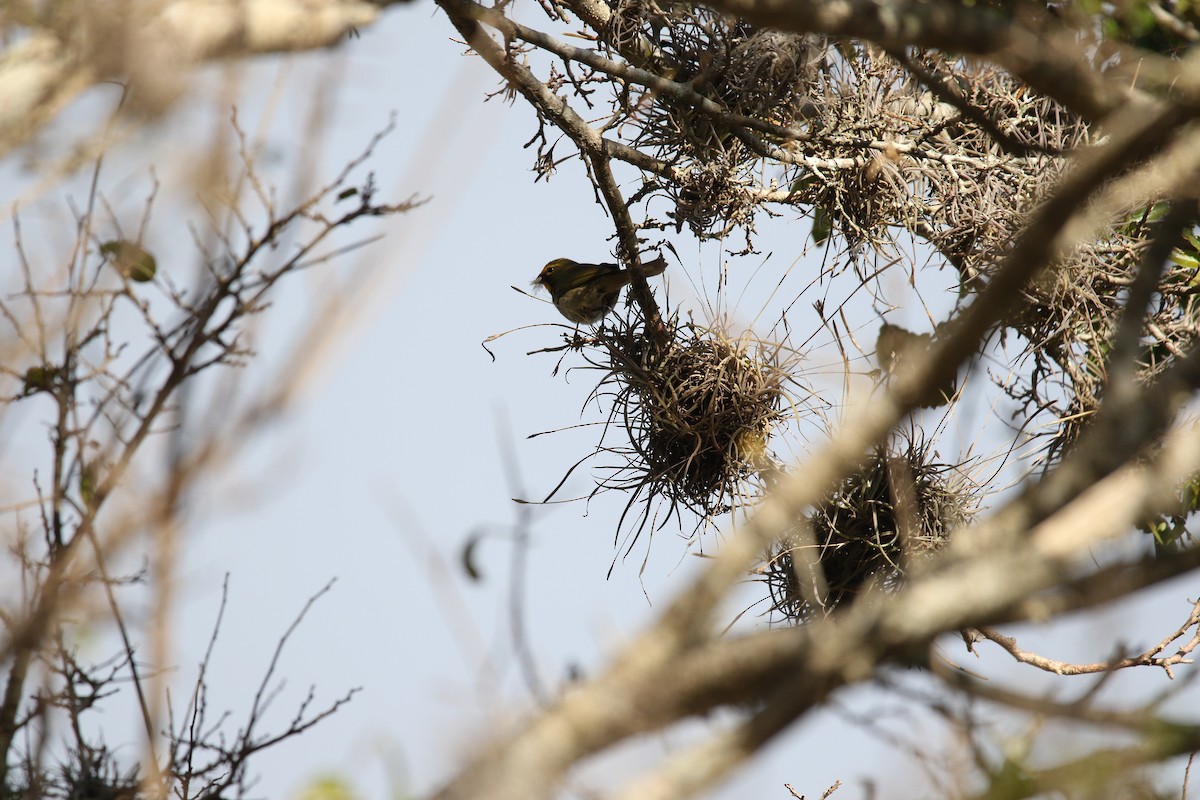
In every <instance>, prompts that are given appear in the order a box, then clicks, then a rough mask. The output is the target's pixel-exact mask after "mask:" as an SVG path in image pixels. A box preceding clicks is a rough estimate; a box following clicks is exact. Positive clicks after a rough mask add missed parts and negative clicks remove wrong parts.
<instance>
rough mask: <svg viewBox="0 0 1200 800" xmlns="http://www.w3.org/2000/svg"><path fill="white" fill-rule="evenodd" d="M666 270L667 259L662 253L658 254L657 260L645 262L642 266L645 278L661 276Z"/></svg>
mask: <svg viewBox="0 0 1200 800" xmlns="http://www.w3.org/2000/svg"><path fill="white" fill-rule="evenodd" d="M666 270H667V259H666V258H664V257H663V254H662V253H659V254H658V258H656V259H654V260H653V261H647V262H646V263H645V264H643V265H642V272H643V273H645V275H646V277H647V278H653V277H654V276H655V275H662V274H663V273H664V272H666Z"/></svg>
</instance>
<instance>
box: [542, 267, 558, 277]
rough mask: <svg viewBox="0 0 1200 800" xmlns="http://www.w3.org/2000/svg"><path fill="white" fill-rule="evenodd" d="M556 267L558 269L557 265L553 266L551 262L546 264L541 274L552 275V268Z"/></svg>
mask: <svg viewBox="0 0 1200 800" xmlns="http://www.w3.org/2000/svg"><path fill="white" fill-rule="evenodd" d="M556 269H558V267H556V266H554V265H553V264H548V265H547V266H546V268H545V269H544V270H542V274H543V275H553V274H554V270H556Z"/></svg>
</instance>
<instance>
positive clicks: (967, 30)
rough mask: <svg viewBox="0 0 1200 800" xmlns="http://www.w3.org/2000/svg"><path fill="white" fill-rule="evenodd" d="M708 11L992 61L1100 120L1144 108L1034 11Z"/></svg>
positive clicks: (1074, 38) (913, 7) (889, 3)
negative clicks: (1121, 110) (1133, 106)
mask: <svg viewBox="0 0 1200 800" xmlns="http://www.w3.org/2000/svg"><path fill="white" fill-rule="evenodd" d="M707 5H709V6H711V7H712V8H715V9H717V10H719V11H723V12H725V13H727V14H732V15H734V16H738V17H741V18H743V19H746V20H747V21H749V22H753V23H755V24H758V25H765V26H770V27H773V28H778V29H780V30H787V31H795V32H798V33H807V32H810V31H819V32H822V33H827V34H830V35H832V36H849V37H855V38H862V39H867V40H870V41H873V42H875V43H876V44H878V45H880V46H881V47H883V48H885V49H894V50H902V49H904V48H906V47H914V46H916V47H936V48H941V49H944V50H949V51H951V52H956V53H970V54H973V55H979V56H987V57H989V58H991V59H994V60H995V61H996V62H997V63H999V64H1000V65H1002V66H1004V67H1006V68H1007V69H1009V70H1011V71H1012V72H1013V73H1014V74H1016V75H1017V76H1019V77H1020V78H1021V79H1022V80H1024V81H1025V82H1026V83H1028V84H1029V85H1030V86H1032V87H1034V88H1035V89H1037V90H1038V91H1040V92H1043V93H1044V94H1046V95H1048V96H1050V97H1053V98H1054V99H1056V100H1058V101H1059V102H1060V103H1062V104H1063V105H1065V106H1067V107H1068V108H1071V109H1073V110H1075V111H1076V112H1078V113H1080V114H1082V115H1083V116H1085V117H1087V118H1089V119H1092V120H1098V119H1102V118H1104V117H1106V116H1107V115H1108V114H1109V113H1111V112H1112V111H1114V110H1116V109H1119V108H1121V107H1122V106H1124V105H1127V104H1129V103H1132V102H1136V96H1135V95H1133V94H1131V93H1130V92H1129V90H1128V88H1127V85H1125V86H1122V85H1119V84H1117V83H1116V82H1115V81H1108V80H1105V79H1104V78H1102V77H1101V76H1100V75H1099V74H1098V73H1097V71H1096V70H1095V69H1094V68H1093V67H1092V66H1091V65H1090V64H1088V63H1087V62H1086V61H1085V60H1084V58H1083V55H1082V51H1081V50H1080V48H1079V46H1078V35H1077V33H1076V32H1075V31H1073V30H1071V29H1070V28H1068V27H1066V26H1065V25H1064V24H1063V23H1061V22H1060V21H1058V20H1057V19H1055V18H1053V17H1051V16H1049V15H1048V14H1046V13H1045V12H1037V11H1034V10H1033V9H1029V8H1023V9H1021V10H1020V11H1019V12H1018V13H1016V14H1009V13H1005V12H1003V11H999V10H996V9H994V8H992V7H989V6H985V5H974V6H968V5H964V4H961V3H955V2H953V1H952V0H939V1H938V2H921V1H920V0H849V1H848V2H844V3H822V2H816V1H815V0H800V1H799V2H794V1H793V0H710V1H709V2H708V3H707ZM1147 55H1150V54H1147Z"/></svg>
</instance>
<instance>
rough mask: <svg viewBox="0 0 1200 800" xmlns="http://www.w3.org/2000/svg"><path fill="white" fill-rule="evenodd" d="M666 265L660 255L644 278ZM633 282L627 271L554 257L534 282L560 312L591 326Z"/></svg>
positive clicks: (658, 271) (659, 271) (649, 264)
mask: <svg viewBox="0 0 1200 800" xmlns="http://www.w3.org/2000/svg"><path fill="white" fill-rule="evenodd" d="M666 268H667V262H666V261H665V260H664V259H663V258H662V257H661V256H660V257H659V258H657V259H655V260H654V261H651V262H650V263H648V264H646V265H645V266H644V267H643V270H644V272H645V274H646V277H648V278H649V277H653V276H655V275H661V274H662V272H663V270H665V269H666ZM630 280H632V278H631V276H630V274H629V270H627V269H621V267H619V266H617V265H616V264H580V263H577V262H575V261H572V260H571V259H569V258H556V259H554V260H553V261H551V262H550V263H549V264H547V265H546V266H544V267H542V271H541V272H540V273H539V274H538V276H537V278H536V279H534V281H533V285H534V286H542V287H545V289H546V290H547V291H549V292H550V299H551V300H553V301H554V307H555V308H557V309H558V311H559V313H560V314H562V315H563V316H564V317H566V318H567V319H569V320H570V321H571V322H574V323H576V324H577V325H578V324H587V325H591V324H594V323H597V322H599V321H600V320H602V319H604V317H605V315H606V314H608V312H610V311H612V310H613V309H614V308H616V307H617V298H618V297H620V296H621V289H623V288H624V287H625V286H627V285H628V284H629V282H630Z"/></svg>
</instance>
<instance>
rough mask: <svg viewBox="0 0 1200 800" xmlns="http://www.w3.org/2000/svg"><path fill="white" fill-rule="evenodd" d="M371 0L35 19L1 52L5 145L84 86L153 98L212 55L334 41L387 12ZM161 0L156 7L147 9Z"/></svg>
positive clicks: (197, 6)
mask: <svg viewBox="0 0 1200 800" xmlns="http://www.w3.org/2000/svg"><path fill="white" fill-rule="evenodd" d="M379 6H380V4H379V3H371V2H366V0H218V2H213V0H166V2H163V3H156V4H149V5H147V4H135V3H116V4H93V5H92V6H88V5H86V4H85V5H80V6H78V7H77V8H78V9H79V10H78V11H77V12H75V13H74V14H73V15H72V16H71V17H70V19H69V20H68V21H66V22H64V23H62V25H61V27H60V29H56V30H47V29H32V30H29V31H28V35H26V36H23V37H20V38H17V39H15V40H14V43H13V44H11V45H10V46H9V47H8V48H7V49H6V50H4V52H3V53H0V155H3V154H4V153H5V152H7V151H8V150H10V149H12V148H13V147H16V146H18V145H20V144H22V143H24V142H25V141H27V140H28V139H29V137H30V136H32V135H33V134H34V133H35V132H36V131H37V130H38V129H39V128H40V127H41V126H42V125H43V124H44V123H45V122H47V121H48V120H50V119H51V118H53V117H54V115H56V114H57V113H58V112H59V111H60V110H62V108H63V107H65V106H66V105H67V104H68V103H69V102H71V101H72V100H73V99H74V98H75V97H77V96H78V95H79V93H80V92H82V91H83V90H84V89H86V88H87V87H89V86H92V85H94V84H95V83H97V82H99V81H104V80H114V81H118V82H121V83H126V84H128V88H129V89H130V90H131V93H132V97H133V98H134V101H135V102H140V103H142V104H143V105H149V106H151V108H153V107H154V106H155V105H157V104H158V103H161V102H166V101H167V100H169V99H173V98H174V97H175V96H176V95H177V93H178V86H179V81H181V80H182V79H183V78H185V77H186V75H187V74H188V72H189V71H190V70H191V68H193V67H194V66H196V65H198V64H201V63H203V62H205V61H211V60H214V59H222V58H236V57H244V56H252V55H259V54H263V53H281V52H299V51H305V50H315V49H319V48H323V47H331V46H333V45H335V44H337V43H338V42H339V41H341V40H342V38H343V37H344V36H346V34H347V33H348V32H350V31H352V30H354V29H356V28H362V27H366V26H368V25H371V24H372V23H374V22H375V20H376V19H377V18H378V16H379ZM148 8H153V9H155V10H153V11H146V9H148Z"/></svg>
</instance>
